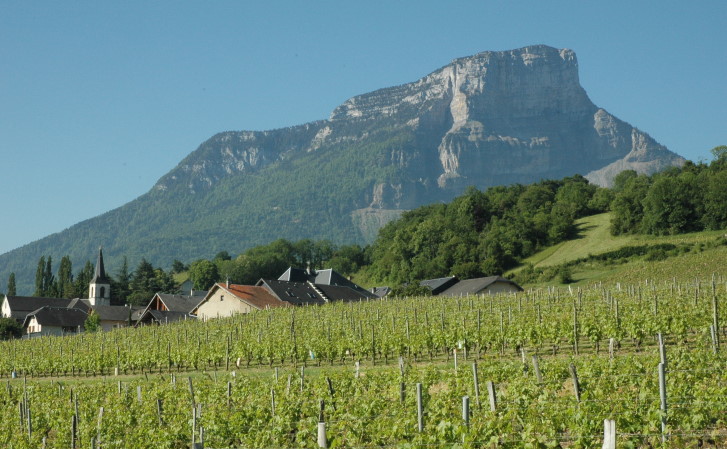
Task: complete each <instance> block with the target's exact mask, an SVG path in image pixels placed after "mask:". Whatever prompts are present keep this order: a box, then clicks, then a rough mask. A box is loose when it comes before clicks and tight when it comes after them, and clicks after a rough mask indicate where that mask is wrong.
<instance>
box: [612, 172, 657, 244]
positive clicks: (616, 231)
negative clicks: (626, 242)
mask: <svg viewBox="0 0 727 449" xmlns="http://www.w3.org/2000/svg"><path fill="white" fill-rule="evenodd" d="M634 174H635V172H634ZM622 176H623V177H624V178H626V177H627V180H626V181H625V182H624V185H623V186H622V187H621V188H620V190H617V191H616V197H615V198H614V200H613V202H612V203H611V234H613V235H620V234H632V233H636V232H639V231H640V228H641V220H642V219H643V217H644V207H643V206H642V204H641V200H642V199H643V198H644V197H645V196H646V194H647V193H648V191H649V185H650V184H651V178H649V177H648V176H643V175H642V176H631V175H630V171H626V172H621V173H620V174H619V175H618V176H616V178H617V179H618V178H619V177H622ZM614 189H615V187H614Z"/></svg>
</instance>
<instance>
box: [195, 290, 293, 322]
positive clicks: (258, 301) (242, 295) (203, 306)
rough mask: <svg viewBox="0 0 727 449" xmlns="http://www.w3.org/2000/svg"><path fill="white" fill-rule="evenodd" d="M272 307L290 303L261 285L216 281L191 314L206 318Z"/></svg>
mask: <svg viewBox="0 0 727 449" xmlns="http://www.w3.org/2000/svg"><path fill="white" fill-rule="evenodd" d="M273 307H290V304H289V303H288V302H285V301H281V300H280V299H278V298H276V297H275V296H274V295H272V294H271V293H270V292H269V291H268V290H267V289H266V288H264V287H261V286H254V285H238V284H230V283H224V284H223V283H217V284H215V285H213V286H212V288H211V289H210V290H209V292H207V295H206V296H205V297H204V299H202V301H200V302H199V303H198V304H197V305H196V307H195V308H194V309H193V311H192V314H194V315H196V316H197V318H199V319H201V320H207V319H209V318H221V317H227V316H232V315H236V314H240V313H250V312H252V311H254V310H264V309H269V308H273Z"/></svg>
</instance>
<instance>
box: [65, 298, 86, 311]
mask: <svg viewBox="0 0 727 449" xmlns="http://www.w3.org/2000/svg"><path fill="white" fill-rule="evenodd" d="M66 307H68V308H69V309H79V310H83V311H84V312H86V313H88V311H89V310H91V302H90V301H89V300H88V299H81V298H75V299H71V302H69V303H68V305H67V306H66Z"/></svg>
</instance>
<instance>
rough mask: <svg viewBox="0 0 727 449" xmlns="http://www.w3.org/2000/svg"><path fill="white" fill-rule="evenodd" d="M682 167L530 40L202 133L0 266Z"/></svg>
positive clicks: (249, 237) (368, 235)
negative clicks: (245, 126) (327, 105)
mask: <svg viewBox="0 0 727 449" xmlns="http://www.w3.org/2000/svg"><path fill="white" fill-rule="evenodd" d="M683 162H684V159H682V158H681V157H679V156H678V155H676V154H674V153H672V152H670V151H668V150H667V149H666V148H665V147H664V146H662V145H660V144H658V143H657V142H656V141H654V139H652V138H651V137H649V136H648V135H647V134H646V133H644V132H642V131H640V130H638V129H636V128H634V127H632V126H631V125H629V124H628V123H625V122H623V121H621V120H619V119H618V118H616V117H614V116H612V115H611V114H609V113H608V112H606V111H605V110H603V109H601V108H599V107H597V106H596V105H594V104H593V103H592V102H591V101H590V99H589V98H588V95H587V94H586V92H585V90H584V89H583V88H582V87H581V85H580V82H579V79H578V62H577V59H576V55H575V53H574V52H573V51H571V50H567V49H560V50H559V49H555V48H552V47H548V46H544V45H537V46H530V47H525V48H521V49H517V50H511V51H499V52H494V51H488V52H483V53H479V54H476V55H474V56H470V57H465V58H459V59H455V60H453V61H452V62H451V63H450V64H449V65H447V66H445V67H442V68H441V69H439V70H436V71H434V72H432V73H430V74H429V75H427V76H425V77H424V78H421V79H420V80H418V81H415V82H413V83H409V84H404V85H401V86H396V87H389V88H385V89H380V90H377V91H374V92H371V93H367V94H364V95H359V96H356V97H353V98H351V99H349V100H347V101H346V102H344V103H343V104H342V105H340V106H338V107H337V108H336V109H335V110H334V111H333V112H332V113H331V116H330V118H329V119H328V120H320V121H315V122H311V123H306V124H303V125H299V126H294V127H290V128H284V129H277V130H271V131H239V132H238V131H234V132H223V133H220V134H217V135H215V136H212V137H211V138H210V139H209V140H207V141H206V142H204V143H202V145H200V146H199V148H197V150H195V151H194V152H192V153H191V154H189V155H188V156H187V157H186V158H185V159H184V160H182V161H181V162H180V163H179V165H177V167H175V168H174V169H173V170H171V171H170V172H169V173H168V174H166V175H165V176H163V177H162V178H161V179H160V180H159V181H158V182H157V183H156V185H154V187H153V188H152V189H151V190H150V191H149V192H148V193H146V194H144V195H142V196H141V197H139V198H137V199H136V200H134V201H131V202H130V203H128V204H126V205H124V206H122V207H120V208H118V209H115V210H112V211H110V212H108V213H106V214H103V215H101V216H98V217H95V218H92V219H90V220H86V221H84V222H81V223H79V224H77V225H74V226H73V227H71V228H69V229H66V230H64V231H63V232H60V233H58V234H53V235H51V236H48V237H46V238H44V239H41V240H39V241H36V242H33V243H31V244H29V245H26V246H23V247H21V248H19V249H16V250H14V251H11V252H9V253H6V254H3V255H1V256H0V267H2V268H0V280H5V279H7V276H8V274H9V272H11V271H15V272H16V275H17V278H18V287H19V289H21V288H23V286H24V287H26V288H29V286H30V285H31V284H32V279H33V277H32V275H33V273H34V270H35V267H36V264H37V260H38V258H39V257H40V256H41V255H48V254H50V255H52V256H53V257H54V260H55V261H56V262H57V261H59V260H60V258H61V256H63V255H66V254H68V255H70V256H71V258H72V260H73V262H74V268H75V269H76V270H77V269H78V268H79V267H80V265H81V264H82V263H83V262H84V261H85V260H86V259H88V258H90V257H91V256H92V255H93V254H94V251H95V250H96V249H97V248H98V247H99V245H103V247H104V250H105V251H106V254H107V259H108V261H109V265H110V266H118V265H119V260H120V258H121V257H122V256H124V255H126V256H128V257H129V262H130V265H131V267H134V266H135V264H136V263H137V262H138V260H140V259H141V257H145V258H146V259H147V260H149V261H151V262H152V263H154V264H156V265H163V266H168V265H169V264H170V263H171V262H172V260H173V259H175V258H176V259H180V260H186V261H190V260H194V259H197V258H201V257H211V256H212V255H214V254H216V253H217V252H219V251H221V250H227V251H229V252H231V253H235V252H239V251H243V250H244V249H246V248H248V247H250V246H254V245H258V244H263V243H268V242H269V241H271V240H274V239H276V238H286V239H289V240H297V239H301V238H313V239H324V238H325V239H330V240H332V241H334V242H337V243H353V242H367V241H371V240H372V239H373V238H374V237H375V235H376V232H377V230H378V229H379V227H380V226H382V225H383V224H385V223H386V222H388V221H389V220H391V219H393V218H396V217H398V216H399V214H400V213H401V212H402V211H403V210H407V209H411V208H414V207H418V206H420V205H423V204H428V203H432V202H439V201H449V200H450V199H452V198H453V197H455V196H456V195H458V194H461V193H462V191H463V189H464V188H466V187H467V186H470V185H474V186H476V187H478V188H486V187H489V186H494V185H501V184H511V183H530V182H533V181H538V180H541V179H545V178H562V177H564V176H570V175H573V174H576V173H578V174H583V175H585V176H586V177H587V178H589V179H590V180H591V181H593V182H596V183H599V184H602V185H608V183H609V182H610V180H611V179H612V178H613V176H615V175H616V174H617V173H618V172H619V171H621V170H624V169H629V168H633V169H636V170H637V171H640V172H645V173H652V172H654V171H657V170H661V169H663V168H665V167H668V166H671V165H679V164H682V163H683Z"/></svg>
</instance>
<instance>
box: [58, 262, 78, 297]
mask: <svg viewBox="0 0 727 449" xmlns="http://www.w3.org/2000/svg"><path fill="white" fill-rule="evenodd" d="M57 285H58V297H60V298H68V299H70V298H73V297H74V296H75V289H74V287H73V264H72V263H71V258H70V257H68V256H63V258H61V264H60V266H59V267H58V280H57Z"/></svg>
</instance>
